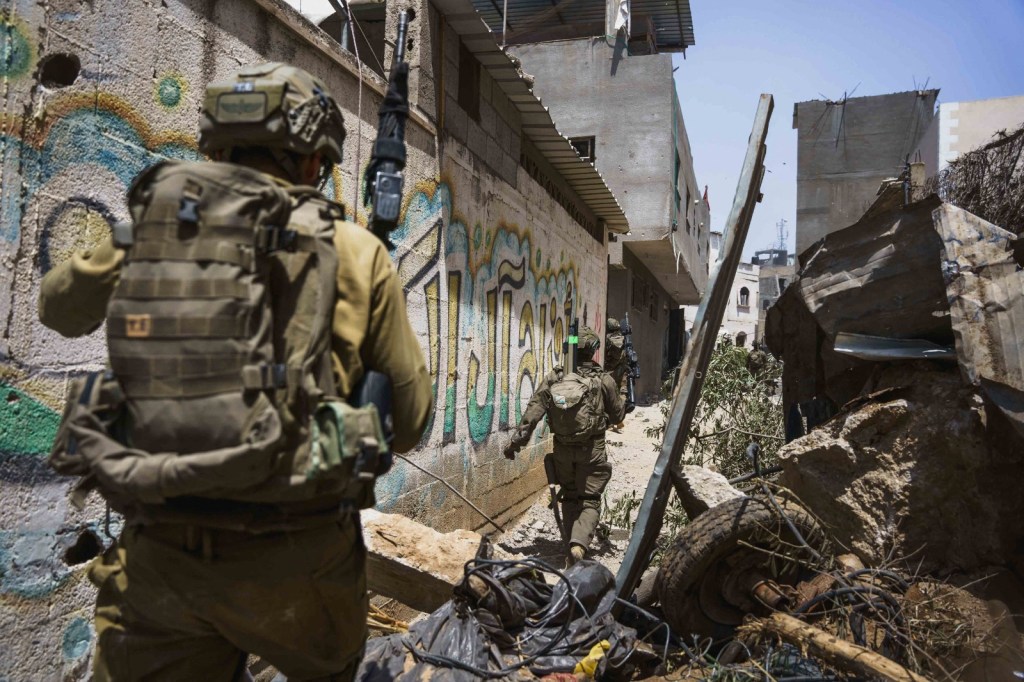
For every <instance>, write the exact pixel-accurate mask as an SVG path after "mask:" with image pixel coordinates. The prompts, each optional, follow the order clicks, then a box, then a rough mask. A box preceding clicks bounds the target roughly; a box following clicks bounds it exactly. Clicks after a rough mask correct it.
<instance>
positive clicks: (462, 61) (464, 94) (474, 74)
mask: <svg viewBox="0 0 1024 682" xmlns="http://www.w3.org/2000/svg"><path fill="white" fill-rule="evenodd" d="M459 106H460V107H462V108H463V110H465V112H466V114H468V115H469V117H470V118H471V119H473V120H474V121H476V122H477V123H479V122H480V62H479V61H478V60H477V58H476V55H474V54H473V53H472V52H470V51H469V48H468V47H466V44H465V43H463V42H461V41H460V42H459Z"/></svg>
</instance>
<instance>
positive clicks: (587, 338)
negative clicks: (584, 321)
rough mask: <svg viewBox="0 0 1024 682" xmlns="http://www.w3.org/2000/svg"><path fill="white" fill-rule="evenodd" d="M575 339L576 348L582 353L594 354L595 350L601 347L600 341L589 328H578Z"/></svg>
mask: <svg viewBox="0 0 1024 682" xmlns="http://www.w3.org/2000/svg"><path fill="white" fill-rule="evenodd" d="M577 338H578V339H579V341H578V342H577V345H576V347H577V348H578V349H579V350H581V351H583V352H584V353H591V354H593V353H596V352H597V349H598V348H600V347H601V339H600V338H599V337H598V336H597V333H596V332H595V331H594V330H593V329H591V328H590V327H580V331H579V334H578V335H577Z"/></svg>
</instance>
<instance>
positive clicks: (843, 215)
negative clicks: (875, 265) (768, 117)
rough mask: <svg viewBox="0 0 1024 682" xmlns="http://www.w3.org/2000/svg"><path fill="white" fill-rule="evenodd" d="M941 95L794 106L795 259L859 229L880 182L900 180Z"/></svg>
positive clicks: (929, 92)
mask: <svg viewBox="0 0 1024 682" xmlns="http://www.w3.org/2000/svg"><path fill="white" fill-rule="evenodd" d="M938 92H939V91H938V90H922V91H912V92H900V93H895V94H891V95H877V96H874V97H855V98H852V99H848V100H845V101H841V102H830V101H828V102H827V101H821V100H815V101H811V102H800V103H798V104H796V105H795V106H794V111H793V127H794V128H796V129H797V131H798V133H797V211H796V213H797V218H796V251H797V253H798V254H800V253H802V252H803V251H804V250H805V249H806V248H807V247H809V246H810V245H811V244H813V243H814V242H816V241H818V240H819V239H821V238H822V237H824V236H825V235H826V234H830V233H832V232H835V231H836V230H841V229H843V228H844V227H848V226H850V225H852V224H853V223H855V222H856V221H857V220H858V219H859V218H860V216H861V215H862V214H863V213H864V211H866V210H867V208H868V207H869V206H870V205H871V203H872V202H873V201H874V198H875V194H876V192H877V191H878V186H879V184H880V183H881V182H882V180H884V179H885V178H889V177H895V176H897V175H899V173H900V172H901V171H902V170H903V165H904V162H905V159H906V157H907V156H908V155H910V154H912V153H913V152H914V151H915V150H916V149H917V147H918V144H919V141H920V139H921V137H922V135H923V134H924V132H925V130H926V129H927V128H928V126H929V124H930V123H931V121H932V117H933V115H934V110H935V98H936V97H937V96H938ZM911 160H913V159H911Z"/></svg>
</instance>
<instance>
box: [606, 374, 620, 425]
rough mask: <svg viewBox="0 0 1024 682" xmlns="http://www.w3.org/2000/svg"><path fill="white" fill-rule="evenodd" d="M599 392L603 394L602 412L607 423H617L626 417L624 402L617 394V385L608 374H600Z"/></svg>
mask: <svg viewBox="0 0 1024 682" xmlns="http://www.w3.org/2000/svg"><path fill="white" fill-rule="evenodd" d="M601 393H602V395H603V396H604V413H605V415H606V416H607V417H608V423H609V424H618V423H620V422H621V421H622V420H623V419H625V418H626V402H625V401H624V400H623V399H622V396H621V395H619V387H618V386H616V385H615V380H614V379H612V377H611V376H610V375H608V374H604V375H602V376H601Z"/></svg>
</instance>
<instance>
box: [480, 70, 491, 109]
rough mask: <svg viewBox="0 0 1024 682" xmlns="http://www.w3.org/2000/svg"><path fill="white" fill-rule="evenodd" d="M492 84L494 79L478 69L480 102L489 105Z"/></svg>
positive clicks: (486, 72)
mask: <svg viewBox="0 0 1024 682" xmlns="http://www.w3.org/2000/svg"><path fill="white" fill-rule="evenodd" d="M493 84H494V79H493V78H491V74H490V73H489V72H488V71H487V69H484V68H482V67H481V69H480V99H481V102H482V103H483V102H486V103H488V104H489V103H490V101H491V86H492V85H493Z"/></svg>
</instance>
